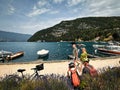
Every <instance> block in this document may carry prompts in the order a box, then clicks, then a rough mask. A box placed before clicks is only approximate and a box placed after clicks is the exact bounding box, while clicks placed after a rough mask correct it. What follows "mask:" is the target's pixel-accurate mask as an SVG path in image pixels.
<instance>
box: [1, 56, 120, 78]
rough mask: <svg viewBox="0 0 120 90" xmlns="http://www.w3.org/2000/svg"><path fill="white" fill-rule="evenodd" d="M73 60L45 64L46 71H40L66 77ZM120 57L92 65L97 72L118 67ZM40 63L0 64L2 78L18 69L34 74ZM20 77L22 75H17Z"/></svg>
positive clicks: (99, 61) (103, 59) (102, 59)
mask: <svg viewBox="0 0 120 90" xmlns="http://www.w3.org/2000/svg"><path fill="white" fill-rule="evenodd" d="M70 61H71V60H66V61H61V62H45V63H44V70H42V71H40V73H41V74H52V73H53V74H60V75H66V73H67V70H68V63H69V62H70ZM119 62H120V57H119V58H97V59H96V60H92V59H91V61H90V64H91V65H93V66H94V67H95V68H96V69H97V70H99V69H102V68H104V67H108V66H110V67H118V66H120V63H119ZM38 64H40V62H36V63H24V64H23V63H22V64H20V63H17V64H13V63H12V64H11V63H10V64H0V77H4V76H5V75H9V74H13V73H17V69H26V71H25V72H24V74H32V73H33V72H34V71H33V70H31V68H34V67H35V66H36V65H38ZM17 74H19V75H20V73H17Z"/></svg>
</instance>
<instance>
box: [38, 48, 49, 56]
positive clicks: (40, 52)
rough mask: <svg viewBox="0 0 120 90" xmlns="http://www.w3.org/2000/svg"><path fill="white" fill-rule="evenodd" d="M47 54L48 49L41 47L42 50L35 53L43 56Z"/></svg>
mask: <svg viewBox="0 0 120 90" xmlns="http://www.w3.org/2000/svg"><path fill="white" fill-rule="evenodd" d="M48 54H49V50H45V49H42V50H39V51H37V55H39V56H40V57H45V56H47V55H48Z"/></svg>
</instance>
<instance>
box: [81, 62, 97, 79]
mask: <svg viewBox="0 0 120 90" xmlns="http://www.w3.org/2000/svg"><path fill="white" fill-rule="evenodd" d="M83 73H86V74H90V76H93V77H94V76H97V75H98V72H97V70H96V69H95V68H94V67H93V66H92V65H90V64H88V63H87V64H86V65H85V67H84V69H83Z"/></svg>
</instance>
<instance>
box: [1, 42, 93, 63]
mask: <svg viewBox="0 0 120 90" xmlns="http://www.w3.org/2000/svg"><path fill="white" fill-rule="evenodd" d="M81 43H82V44H85V45H86V49H87V51H88V53H90V54H93V53H94V48H93V47H92V45H93V44H95V43H94V42H81ZM78 48H79V49H80V48H81V47H78ZM41 49H48V50H49V55H48V56H47V57H45V58H43V59H44V60H48V61H49V60H66V59H68V55H70V54H72V45H71V43H70V42H0V50H6V51H11V52H13V53H15V52H18V51H24V56H22V57H20V58H17V59H15V60H12V61H11V62H28V61H35V60H38V59H39V56H38V55H37V51H38V50H41ZM80 53H81V50H80V52H79V56H80Z"/></svg>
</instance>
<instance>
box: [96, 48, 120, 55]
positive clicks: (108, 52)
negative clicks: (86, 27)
mask: <svg viewBox="0 0 120 90" xmlns="http://www.w3.org/2000/svg"><path fill="white" fill-rule="evenodd" d="M97 51H98V52H102V53H103V54H108V55H120V51H118V50H109V49H105V48H97Z"/></svg>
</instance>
